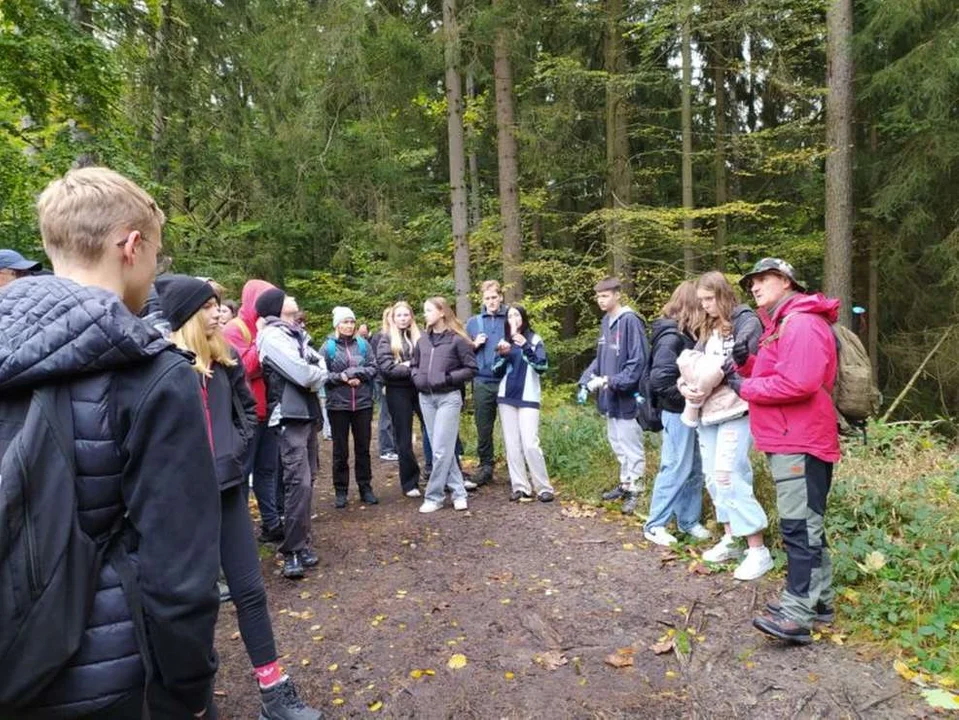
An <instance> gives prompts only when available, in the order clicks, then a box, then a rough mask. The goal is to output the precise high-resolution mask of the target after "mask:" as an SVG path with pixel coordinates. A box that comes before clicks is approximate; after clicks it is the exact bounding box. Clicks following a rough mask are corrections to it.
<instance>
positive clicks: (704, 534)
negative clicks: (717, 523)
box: [685, 523, 712, 542]
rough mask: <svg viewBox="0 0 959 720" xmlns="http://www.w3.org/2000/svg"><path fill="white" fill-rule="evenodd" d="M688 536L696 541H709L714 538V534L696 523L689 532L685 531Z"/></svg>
mask: <svg viewBox="0 0 959 720" xmlns="http://www.w3.org/2000/svg"><path fill="white" fill-rule="evenodd" d="M685 532H686V534H687V535H691V536H692V537H693V539H694V540H699V541H700V542H702V541H703V540H709V538H711V537H712V533H710V532H709V530H707V529H706V528H704V527H703V524H702V523H696V524H695V525H693V526H692V527H691V528H689V530H686V531H685Z"/></svg>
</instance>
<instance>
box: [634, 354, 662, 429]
mask: <svg viewBox="0 0 959 720" xmlns="http://www.w3.org/2000/svg"><path fill="white" fill-rule="evenodd" d="M647 346H648V347H647V353H646V367H645V368H643V375H642V377H641V378H640V379H639V391H638V392H637V393H636V422H638V423H639V426H640V427H641V428H642V429H643V430H645V431H646V432H660V431H662V429H663V416H662V411H661V410H660V409H659V407H658V406H657V404H656V394H655V393H654V392H653V390H652V388H651V387H650V386H649V375H650V373H651V372H652V369H653V348H652V344H651V343H647Z"/></svg>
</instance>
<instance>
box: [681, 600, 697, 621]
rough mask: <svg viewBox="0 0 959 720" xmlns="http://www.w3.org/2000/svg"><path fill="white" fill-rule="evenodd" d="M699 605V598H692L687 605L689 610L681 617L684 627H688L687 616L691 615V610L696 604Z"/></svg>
mask: <svg viewBox="0 0 959 720" xmlns="http://www.w3.org/2000/svg"><path fill="white" fill-rule="evenodd" d="M697 605H699V600H696V599H693V601H692V602H691V603H690V605H689V610H687V611H686V617H685V618H684V619H683V622H684V623H685V624H686V627H689V618H690V617H692V615H693V610H695V609H696V606H697Z"/></svg>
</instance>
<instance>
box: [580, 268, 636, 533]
mask: <svg viewBox="0 0 959 720" xmlns="http://www.w3.org/2000/svg"><path fill="white" fill-rule="evenodd" d="M593 289H594V290H595V291H596V304H597V305H599V309H600V310H602V311H603V312H604V313H606V314H605V315H604V316H603V321H602V323H601V325H600V333H599V341H598V342H597V344H596V358H595V359H594V360H593V362H591V363H590V365H589V367H588V368H586V371H585V372H584V373H583V375H582V376H581V377H580V379H579V385H580V391H579V402H580V403H585V402H586V395H587V393H594V392H595V393H598V395H597V401H596V405H597V407H598V408H599V411H600V412H601V413H602V414H603V415H605V416H606V437H607V438H608V439H609V445H610V447H611V448H612V449H613V452H614V453H615V454H616V459H617V460H619V483H618V484H617V485H616V487H614V488H612V489H611V490H608V491H607V492H605V493H603V499H604V500H622V501H623V506H622V511H623V513H624V514H627V515H628V514H630V513H632V512H633V511H634V510H636V503H637V501H638V499H639V492H640V491H641V490H642V483H643V475H644V473H645V472H646V452H645V449H644V448H643V430H642V428H641V427H640V426H639V423H637V422H636V415H637V408H638V405H637V398H636V393H637V391H638V390H639V381H640V380H641V379H642V376H643V372H645V369H646V359H647V357H649V346H648V343H647V341H646V328H645V326H644V325H643V321H642V320H641V319H640V318H639V315H637V314H636V313H635V312H634V311H633V310H632V309H630V308H628V307H624V306H623V305H622V304H621V300H622V297H621V289H622V286H621V283H620V281H619V278H615V277H607V278H605V279H603V280H600V281H599V282H598V283H596V286H595V287H594V288H593Z"/></svg>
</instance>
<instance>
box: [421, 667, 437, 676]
mask: <svg viewBox="0 0 959 720" xmlns="http://www.w3.org/2000/svg"><path fill="white" fill-rule="evenodd" d="M423 672H424V673H425V674H427V675H429V676H430V677H433V676H434V675H435V674H436V671H435V670H428V669H427V670H424V671H423Z"/></svg>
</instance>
